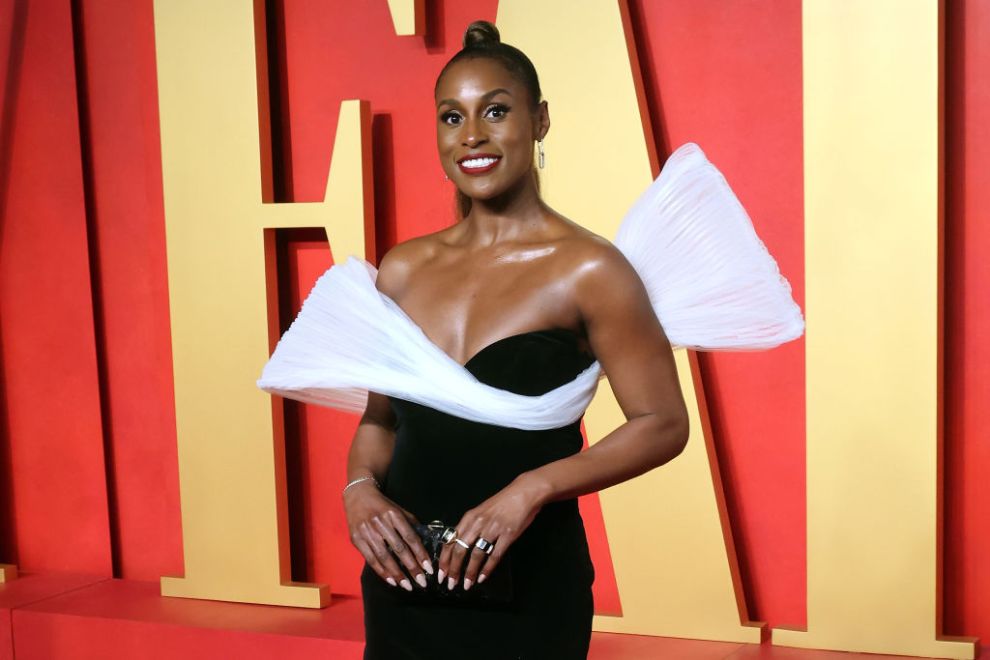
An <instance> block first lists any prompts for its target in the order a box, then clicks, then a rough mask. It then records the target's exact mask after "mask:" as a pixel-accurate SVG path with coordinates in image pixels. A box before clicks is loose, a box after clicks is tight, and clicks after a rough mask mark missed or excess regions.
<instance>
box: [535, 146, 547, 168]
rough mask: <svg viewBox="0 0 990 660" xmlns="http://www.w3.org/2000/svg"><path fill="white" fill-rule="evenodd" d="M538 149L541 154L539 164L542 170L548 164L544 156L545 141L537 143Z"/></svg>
mask: <svg viewBox="0 0 990 660" xmlns="http://www.w3.org/2000/svg"><path fill="white" fill-rule="evenodd" d="M536 147H537V149H538V150H539V152H540V154H539V164H540V169H541V170H542V169H543V165H544V164H545V163H546V158H545V157H544V155H543V140H539V141H537V143H536Z"/></svg>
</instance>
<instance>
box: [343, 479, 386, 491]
mask: <svg viewBox="0 0 990 660" xmlns="http://www.w3.org/2000/svg"><path fill="white" fill-rule="evenodd" d="M369 479H370V480H371V481H374V482H375V487H376V488H377V489H378V490H381V489H382V485H381V484H380V483H378V479H375V478H374V477H358V478H357V479H355V480H354V481H352V482H350V483H349V484H347V485H346V486H344V490H342V491H341V494H343V493H346V492H347V489H348V488H350V487H351V486H353V485H355V484H359V483H361V482H362V481H368V480H369Z"/></svg>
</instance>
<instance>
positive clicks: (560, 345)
mask: <svg viewBox="0 0 990 660" xmlns="http://www.w3.org/2000/svg"><path fill="white" fill-rule="evenodd" d="M592 362H593V359H592V358H591V356H589V355H587V354H586V353H583V352H581V350H580V349H579V347H578V344H577V337H576V336H575V335H574V333H573V332H571V331H569V330H565V329H555V330H539V331H533V332H527V333H522V334H518V335H512V336H510V337H505V338H503V339H500V340H498V341H496V342H495V343H493V344H490V345H488V346H486V347H485V348H484V349H482V350H481V351H479V352H478V353H477V354H476V355H474V356H473V357H471V359H470V360H469V361H468V363H467V364H466V365H465V367H466V368H467V369H468V370H469V371H470V372H471V373H472V374H473V375H474V376H475V377H476V378H477V379H478V380H480V381H482V382H484V383H486V384H488V385H491V386H493V387H498V388H502V389H505V390H510V391H512V392H516V393H518V394H526V395H537V394H543V393H545V392H548V391H550V390H552V389H554V388H556V387H558V386H560V385H563V384H565V383H567V382H569V381H571V380H573V379H574V377H575V376H577V375H578V374H579V373H580V372H581V371H583V370H584V369H585V368H587V367H588V366H590V365H591V363H592ZM390 401H391V405H392V408H393V410H394V411H395V415H396V418H397V424H396V437H395V453H394V455H393V458H392V463H391V465H390V466H389V469H388V473H387V475H386V478H385V481H384V483H383V484H382V488H383V491H384V493H385V494H386V495H387V496H388V497H389V498H391V499H392V500H393V501H395V502H397V503H398V504H400V505H401V506H403V507H405V508H406V509H408V510H409V511H410V512H412V513H413V514H414V515H415V516H416V517H417V518H418V519H419V520H420V521H421V522H424V523H425V522H429V521H431V520H442V521H444V522H447V523H448V524H451V525H456V524H457V522H458V521H459V520H460V519H461V516H462V515H463V514H464V513H465V512H466V511H467V510H468V509H470V508H472V507H474V506H477V505H478V504H480V503H481V502H483V501H484V500H486V499H487V498H489V497H490V496H492V495H494V494H495V493H497V492H498V491H499V490H501V489H502V488H504V487H505V486H506V485H508V484H509V483H510V482H511V481H512V480H513V479H515V478H516V477H517V476H518V475H519V474H521V473H523V472H526V471H528V470H532V469H534V468H537V467H539V466H541V465H545V464H546V463H550V462H552V461H555V460H558V459H560V458H564V457H567V456H570V455H572V454H575V453H577V452H579V451H581V447H582V444H583V443H582V437H581V428H580V424H581V421H580V420H577V421H575V422H573V423H572V424H568V425H567V426H563V427H560V428H556V429H548V430H540V431H524V430H520V429H514V428H507V427H502V426H493V425H490V424H481V423H478V422H473V421H470V420H466V419H463V418H460V417H455V416H452V415H449V414H447V413H444V412H440V411H438V410H436V409H433V408H430V407H427V406H423V405H420V404H417V403H413V402H410V401H405V400H403V399H397V398H394V397H390ZM502 561H503V563H502V564H501V565H500V566H499V567H496V569H495V570H496V571H498V570H500V569H501V568H502V567H503V566H505V565H506V563H511V571H512V577H513V589H514V598H513V601H512V602H511V603H510V604H503V605H498V606H492V605H484V606H478V607H474V606H466V605H448V604H444V605H435V604H423V603H422V602H420V603H417V602H415V600H414V599H412V598H410V596H413V594H408V593H407V592H405V591H404V590H403V589H402V588H401V587H391V586H389V585H388V584H386V583H385V582H384V581H383V580H382V579H381V578H380V577H378V575H377V574H376V573H375V572H374V571H373V570H372V569H371V568H370V567H369V566H368V565H367V564H366V565H365V567H364V570H363V571H362V573H361V588H362V595H363V598H364V622H365V637H366V641H367V645H366V647H365V654H364V658H365V660H406V659H409V660H412V659H417V660H437V659H442V658H454V657H464V658H471V659H472V660H482V659H492V660H496V659H497V660H507V659H522V658H526V659H529V658H539V659H541V660H548V659H559V660H568V659H571V658H574V659H577V658H581V659H582V660H583V659H584V658H587V655H588V645H589V643H590V640H591V622H592V614H593V600H592V594H591V585H592V583H593V582H594V578H595V572H594V567H593V566H592V563H591V556H590V554H589V552H588V543H587V537H586V536H585V530H584V523H583V521H582V519H581V515H580V513H579V511H578V503H577V499H569V500H563V501H558V502H551V503H550V504H548V505H546V506H544V507H543V509H541V510H540V512H539V513H538V514H537V516H536V518H535V519H534V520H533V522H532V524H531V525H530V526H529V527H528V528H527V529H526V530H525V531H524V532H523V533H522V534H521V535H520V537H519V538H518V539H517V540H516V541H515V543H513V545H512V546H510V548H509V550H508V551H507V553H506V555H505V557H504V558H503V560H502ZM427 578H429V579H434V580H435V579H436V576H435V575H434V576H432V577H431V576H427ZM455 588H457V589H460V588H462V586H461V585H460V584H458V586H457V587H455ZM414 589H417V590H418V589H419V587H418V586H416V585H414Z"/></svg>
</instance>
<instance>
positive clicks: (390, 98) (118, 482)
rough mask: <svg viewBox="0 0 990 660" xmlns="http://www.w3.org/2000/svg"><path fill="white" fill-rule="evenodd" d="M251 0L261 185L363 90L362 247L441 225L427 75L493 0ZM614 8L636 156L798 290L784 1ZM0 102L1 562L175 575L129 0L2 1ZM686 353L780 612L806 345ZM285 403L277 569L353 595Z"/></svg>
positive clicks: (968, 267) (973, 64) (973, 377)
mask: <svg viewBox="0 0 990 660" xmlns="http://www.w3.org/2000/svg"><path fill="white" fill-rule="evenodd" d="M269 4H270V5H271V6H272V8H273V13H272V16H271V20H270V21H269V25H270V27H271V28H272V30H271V34H270V35H269V44H270V46H272V47H271V48H270V49H269V52H270V53H271V56H272V74H273V75H272V103H273V106H274V107H273V113H272V116H273V119H274V120H275V121H274V122H273V123H274V128H273V137H274V144H275V170H276V173H275V181H274V183H275V191H276V192H275V195H276V199H278V200H283V201H316V200H319V199H322V196H323V190H324V185H325V181H326V176H327V172H328V168H329V158H330V153H331V146H332V144H333V139H334V129H335V126H336V118H337V109H338V106H339V102H340V101H341V100H342V99H345V98H363V99H368V100H369V101H370V103H371V108H372V112H373V113H374V122H373V142H374V158H375V165H374V168H375V205H376V211H377V220H376V224H377V232H378V239H379V240H378V250H379V255H378V256H380V255H381V254H382V253H384V252H385V251H386V250H387V249H388V248H389V247H391V246H392V245H394V244H395V243H396V242H397V241H401V240H404V239H406V238H409V237H411V236H415V235H417V234H420V233H424V232H427V231H431V230H434V229H437V228H439V227H442V226H445V225H447V224H448V223H449V222H451V221H452V208H453V207H452V204H453V200H452V199H451V198H450V195H449V191H448V188H447V187H446V185H445V183H444V181H443V174H442V171H441V170H440V168H439V165H438V164H437V161H436V157H435V144H434V134H433V111H432V107H431V106H432V99H431V90H432V86H433V82H434V78H435V75H436V72H437V71H438V70H439V68H440V67H441V66H442V64H443V63H444V61H445V60H446V58H448V57H449V56H450V55H451V54H453V52H455V51H456V50H457V47H458V46H459V44H460V35H461V33H462V31H463V28H464V27H465V26H466V25H467V23H468V22H470V20H474V19H476V18H487V19H490V20H492V19H494V17H495V11H496V4H497V3H496V2H495V0H482V1H475V0H471V1H470V2H456V3H455V2H443V1H442V0H436V1H435V2H432V3H427V4H428V11H429V16H428V19H427V24H428V35H427V36H426V37H425V38H423V37H401V38H400V37H395V36H394V34H393V31H392V25H391V21H390V18H389V14H388V9H387V3H386V2H385V1H384V0H381V1H378V0H376V1H375V2H363V3H353V2H342V1H335V2H330V3H328V2H317V1H316V0H305V1H304V0H285V1H284V2H282V1H278V0H276V1H274V2H271V3H269ZM946 5H947V14H946V18H947V33H946V44H947V49H946V71H947V74H946V115H945V116H946V286H947V296H946V319H945V323H946V385H945V393H946V476H945V484H946V502H947V510H946V527H945V529H946V535H945V549H946V571H945V575H946V577H945V632H946V633H950V634H968V635H980V636H983V637H988V636H990V605H988V604H987V603H985V602H983V600H982V599H980V598H979V596H980V595H981V594H983V593H990V564H987V562H986V561H985V560H983V561H982V562H981V561H980V560H981V559H982V558H983V557H986V556H990V530H988V528H987V526H986V521H987V520H988V519H990V516H988V514H990V510H988V509H990V505H988V504H987V502H986V498H982V499H981V497H980V495H979V493H978V492H977V490H976V488H977V487H978V486H979V484H980V476H981V475H982V474H985V473H986V472H987V470H988V468H990V448H988V443H987V442H986V439H987V431H986V429H987V428H988V424H990V413H988V412H987V409H986V405H985V402H986V401H987V400H988V399H990V396H988V395H990V375H987V373H986V372H985V371H984V370H981V369H980V366H981V365H985V364H990V348H988V347H987V340H988V339H990V312H988V311H987V308H986V306H985V305H984V304H982V303H983V301H984V300H985V299H986V298H987V293H988V290H990V267H988V266H987V262H986V260H985V259H984V258H983V256H982V255H983V254H984V253H986V252H987V251H988V250H990V223H987V222H986V220H987V218H986V211H985V209H986V208H988V205H990V185H987V184H990V181H988V174H987V172H990V131H988V126H990V71H988V65H987V64H986V63H987V62H990V46H988V44H990V6H988V5H987V4H986V3H984V2H981V1H980V0H959V1H957V2H954V1H950V2H947V3H946ZM73 9H75V11H73ZM630 15H631V19H632V24H633V26H634V37H635V41H636V43H637V47H638V58H639V64H640V67H641V69H642V73H643V77H644V87H645V91H646V96H647V104H648V107H649V111H650V120H651V122H652V125H653V128H654V134H655V136H656V139H657V142H658V143H657V145H656V146H657V149H658V151H659V152H660V153H661V154H666V153H669V151H670V150H671V148H673V147H676V146H677V145H679V144H681V143H682V142H685V141H687V140H693V141H697V142H699V143H700V144H701V145H702V146H703V147H704V148H705V150H706V152H707V153H708V155H709V156H710V157H711V158H712V160H713V161H714V162H715V163H716V164H718V166H719V167H720V168H721V169H722V171H723V172H724V173H725V174H726V176H727V178H728V179H729V181H730V182H731V183H732V185H733V187H734V188H735V190H736V191H737V193H738V194H739V197H740V198H741V199H742V201H743V203H744V204H745V205H746V207H747V208H748V209H749V211H750V213H751V215H752V216H753V220H754V224H755V225H756V228H757V230H758V231H759V233H760V235H761V236H762V237H763V239H764V241H765V242H766V244H767V246H768V248H769V249H770V250H771V252H772V253H773V254H774V255H775V256H776V258H777V260H778V262H779V264H780V266H781V270H782V271H783V272H784V274H785V275H786V276H787V277H788V278H789V279H790V281H791V283H792V285H793V287H794V294H795V297H796V299H797V300H798V302H799V304H802V305H803V302H804V279H803V265H802V261H803V240H804V237H803V217H802V205H803V199H802V180H803V173H802V148H801V141H802V133H801V132H802V126H801V15H800V3H799V2H798V1H797V0H759V1H758V0H732V1H731V2H726V1H725V0H696V1H694V2H690V3H688V2H683V1H681V0H631V1H630ZM964 19H965V20H964ZM355 53H357V54H359V55H357V56H355ZM0 94H2V98H0V111H2V114H0V120H2V123H0V211H2V213H0V294H2V298H0V369H2V372H0V373H2V388H3V389H2V391H0V560H2V561H6V562H14V563H17V564H18V565H19V566H20V568H21V570H23V571H25V572H31V571H42V570H71V571H77V572H89V573H96V574H102V575H114V576H117V577H126V578H132V579H145V580H153V579H157V578H158V576H160V575H165V574H179V573H181V572H182V551H181V529H180V525H179V500H178V482H177V468H176V455H175V421H174V414H173V401H172V385H171V382H172V381H171V379H172V374H171V354H170V346H169V321H168V297H167V282H166V263H165V245H164V221H163V204H162V191H161V163H160V151H159V138H158V119H157V97H156V82H155V53H154V29H153V15H152V6H151V0H141V1H139V2H109V1H106V0H104V1H98V0H93V1H92V2H85V3H71V2H70V1H69V0H32V2H30V3H27V2H15V3H6V4H5V5H4V6H3V7H0ZM575 219H576V220H578V221H580V218H575ZM285 263H286V273H287V280H288V281H287V286H288V289H289V290H290V292H295V293H294V294H293V295H295V296H296V300H297V301H298V296H299V295H301V292H303V291H305V290H306V287H307V286H308V283H309V282H312V281H313V279H315V276H316V275H317V274H318V273H319V272H320V271H321V269H323V268H325V267H326V265H327V264H329V263H330V257H329V255H328V254H327V253H326V251H325V249H324V248H322V247H321V246H320V245H319V244H318V243H316V244H314V242H313V241H312V240H311V237H309V236H304V235H298V236H295V237H292V236H289V237H287V244H286V260H285ZM701 366H702V376H703V379H704V385H705V395H706V397H707V399H708V404H709V407H710V412H711V418H712V426H713V432H714V435H715V443H716V446H717V448H718V451H719V461H720V467H721V470H722V476H723V481H724V484H725V488H726V498H727V501H728V503H729V511H730V514H731V518H732V525H733V530H732V531H733V534H734V536H735V540H736V545H737V550H738V554H739V560H740V567H741V570H742V574H743V582H744V586H745V589H746V597H747V602H748V604H749V609H750V615H751V616H752V617H753V618H754V619H758V620H764V621H768V622H769V623H770V624H771V625H775V626H778V625H782V626H799V627H800V626H803V625H805V621H806V613H805V605H804V603H805V569H804V561H805V558H804V553H805V538H804V530H805V500H804V492H805V491H804V489H805V484H804V460H805V458H804V410H805V408H804V353H803V342H801V341H799V342H794V343H792V344H789V345H786V346H784V347H781V348H779V349H776V350H774V351H770V352H766V353H747V354H737V355H731V354H718V355H706V354H702V356H701ZM768 400H769V401H770V402H771V403H770V405H768ZM767 410H773V411H774V414H767V413H766V411H767ZM294 418H295V419H296V420H297V426H298V430H297V432H295V433H290V434H289V435H290V438H291V440H290V442H291V445H292V446H291V447H290V449H289V452H288V463H289V466H288V467H289V474H290V482H291V484H292V487H291V493H290V502H291V506H292V514H291V515H292V518H291V520H292V529H293V568H294V577H295V578H296V579H301V580H326V579H329V576H330V575H331V573H334V579H335V585H337V584H338V580H339V579H344V585H345V586H347V585H350V586H349V587H348V590H352V589H353V587H354V586H355V585H356V582H354V581H353V571H354V569H355V567H356V566H357V565H358V562H359V559H358V557H357V556H356V553H355V552H354V551H353V549H351V548H350V547H349V544H347V542H346V538H345V536H346V535H344V534H343V530H344V526H343V525H344V522H343V518H342V516H341V512H340V509H339V504H338V502H339V485H342V480H343V469H342V467H340V468H335V467H334V466H335V465H340V457H341V456H342V455H343V452H344V451H345V450H346V443H347V438H348V437H349V432H350V430H351V429H353V424H354V419H353V418H348V417H345V416H342V415H339V414H337V413H333V412H330V411H326V410H316V411H312V410H305V411H302V412H300V414H299V415H296V416H295V417H294ZM589 501H591V500H589ZM586 503H587V502H586ZM586 510H587V507H586ZM341 553H343V555H342V556H343V557H344V558H345V559H344V560H342V561H341V563H339V564H337V563H334V564H333V565H331V557H334V556H337V557H340V556H341ZM601 556H602V555H600V554H599V555H598V556H597V557H596V558H600V557H601ZM333 569H335V570H333ZM342 573H343V574H345V575H346V576H347V577H346V578H342V575H341V574H342ZM348 580H349V581H350V582H348ZM603 582H607V580H604V581H603ZM599 587H601V585H599ZM598 597H599V598H600V599H601V600H600V603H599V604H600V605H602V604H603V603H605V602H606V601H607V595H606V594H603V593H602V592H601V591H599V592H598Z"/></svg>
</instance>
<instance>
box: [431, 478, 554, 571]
mask: <svg viewBox="0 0 990 660" xmlns="http://www.w3.org/2000/svg"><path fill="white" fill-rule="evenodd" d="M544 492H545V488H544V486H543V484H542V483H541V482H540V481H539V479H537V478H535V477H533V476H531V475H530V474H528V473H524V474H522V475H520V476H519V477H517V478H516V479H515V480H514V481H513V482H512V483H510V484H509V485H508V486H506V487H505V488H503V489H502V490H500V491H499V492H497V493H495V494H494V495H492V496H491V497H489V498H488V499H487V500H485V501H484V502H482V503H481V504H479V505H478V506H476V507H474V508H473V509H470V510H468V511H467V512H466V513H465V514H464V516H463V517H462V518H461V521H460V523H458V524H457V526H456V529H457V537H458V538H459V539H461V540H462V541H464V542H465V543H467V544H468V545H469V546H470V547H471V549H470V551H469V550H468V549H467V548H465V547H464V546H462V545H461V544H460V543H457V542H451V543H448V544H447V545H445V546H444V548H443V550H442V551H441V552H440V570H439V571H438V572H437V578H438V580H439V581H440V582H441V583H443V580H444V576H447V588H448V589H453V588H454V587H455V586H457V583H458V582H459V581H460V578H461V571H462V569H463V576H464V589H470V588H471V585H473V584H475V583H476V582H483V581H484V580H485V577H487V576H488V575H489V574H490V573H491V572H492V571H493V570H495V567H496V566H498V564H499V562H500V561H501V560H502V557H504V556H505V552H506V550H508V549H509V546H510V545H512V543H513V541H515V540H516V539H517V538H519V535H520V534H522V533H523V531H524V530H525V529H526V528H527V527H529V525H530V523H532V522H533V519H534V518H535V517H536V514H537V513H538V512H539V511H540V509H541V508H542V507H543V504H544V502H543V500H542V498H543V494H544ZM479 538H483V539H485V540H486V541H489V542H490V543H493V544H495V548H494V549H493V550H492V553H491V554H490V555H486V554H485V553H484V552H483V551H482V550H481V549H479V548H478V547H477V546H476V545H475V542H477V540H478V539H479ZM465 564H466V565H467V566H466V568H465Z"/></svg>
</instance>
